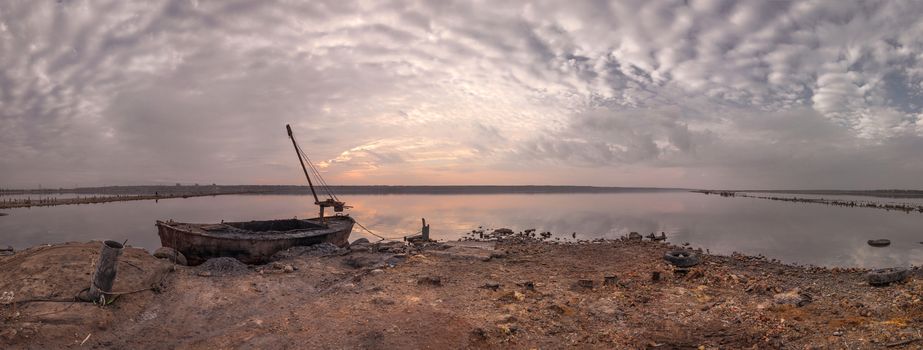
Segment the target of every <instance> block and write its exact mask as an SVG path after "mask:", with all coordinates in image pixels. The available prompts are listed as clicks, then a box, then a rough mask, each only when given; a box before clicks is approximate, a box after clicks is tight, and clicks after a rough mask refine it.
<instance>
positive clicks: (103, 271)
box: [86, 241, 122, 304]
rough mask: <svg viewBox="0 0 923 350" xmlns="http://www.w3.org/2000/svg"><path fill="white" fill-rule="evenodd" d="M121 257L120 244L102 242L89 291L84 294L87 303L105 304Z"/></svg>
mask: <svg viewBox="0 0 923 350" xmlns="http://www.w3.org/2000/svg"><path fill="white" fill-rule="evenodd" d="M120 255H122V243H119V242H116V241H105V242H103V246H102V248H101V249H100V250H99V260H97V262H96V272H94V273H93V279H92V281H91V282H90V291H89V292H87V294H86V299H88V301H94V302H95V301H100V302H101V303H102V304H106V303H107V299H106V298H107V297H109V295H111V292H112V285H114V284H115V275H116V273H118V267H119V264H118V262H119V256H120Z"/></svg>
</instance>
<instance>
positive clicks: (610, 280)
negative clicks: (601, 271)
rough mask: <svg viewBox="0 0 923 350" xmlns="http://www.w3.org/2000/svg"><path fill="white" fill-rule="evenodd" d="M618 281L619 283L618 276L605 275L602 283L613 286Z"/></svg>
mask: <svg viewBox="0 0 923 350" xmlns="http://www.w3.org/2000/svg"><path fill="white" fill-rule="evenodd" d="M618 283H619V278H618V276H606V277H603V285H606V286H614V285H617V284H618Z"/></svg>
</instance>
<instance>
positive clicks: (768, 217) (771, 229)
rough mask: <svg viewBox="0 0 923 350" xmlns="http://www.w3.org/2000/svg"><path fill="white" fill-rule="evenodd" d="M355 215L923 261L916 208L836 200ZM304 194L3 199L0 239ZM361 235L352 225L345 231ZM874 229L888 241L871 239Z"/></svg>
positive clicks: (489, 202)
mask: <svg viewBox="0 0 923 350" xmlns="http://www.w3.org/2000/svg"><path fill="white" fill-rule="evenodd" d="M343 199H345V200H346V201H347V202H348V203H349V204H350V205H353V206H354V208H353V209H352V210H351V211H350V212H351V213H352V215H353V216H354V217H356V218H357V219H358V220H359V222H361V223H362V224H364V225H365V226H367V227H368V228H370V229H372V230H374V231H376V233H378V234H380V235H383V236H388V237H399V236H403V235H409V234H413V233H416V232H417V231H419V229H420V218H423V217H425V218H426V219H427V222H428V223H430V224H431V225H432V235H433V237H435V238H437V239H454V238H459V237H461V236H462V235H463V234H464V233H466V232H469V231H471V230H472V229H475V228H478V227H479V226H483V227H485V228H499V227H508V228H511V229H514V230H517V231H518V230H524V229H527V228H535V229H537V230H539V231H551V232H552V233H554V234H555V235H556V236H557V237H562V238H564V237H570V235H571V233H572V232H576V233H577V237H578V238H582V239H589V238H616V237H619V236H621V235H625V234H627V233H628V232H630V231H638V232H640V233H642V234H648V233H650V232H658V233H659V232H666V233H667V236H668V240H669V241H670V242H673V243H683V242H689V243H691V244H692V246H694V247H702V248H707V249H709V250H710V251H711V252H713V253H723V254H729V253H731V252H734V251H738V252H742V253H747V254H763V255H766V256H768V257H772V258H777V259H780V260H783V261H786V262H793V263H803V264H816V265H827V266H832V265H838V266H862V267H878V266H894V265H907V264H915V265H916V264H921V263H923V255H921V254H920V253H921V250H923V245H921V244H919V243H918V241H920V240H921V237H919V235H918V233H919V232H920V231H921V228H923V214H920V215H912V214H911V215H908V214H904V213H901V212H888V211H882V210H875V209H868V208H845V207H834V206H823V205H816V204H806V203H791V202H778V201H769V200H760V199H752V198H721V197H718V196H705V195H702V194H696V193H686V192H668V193H624V194H611V193H610V194H534V195H524V194H515V195H351V196H344V198H343ZM314 208H315V207H314V206H313V205H312V199H311V198H309V197H307V196H294V195H272V196H217V197H198V198H188V199H168V200H162V201H160V202H159V203H155V202H153V201H136V202H115V203H107V204H95V205H78V206H73V205H71V206H58V207H47V208H21V209H10V210H7V211H6V212H8V213H10V214H11V215H10V216H6V217H2V218H0V245H7V244H10V245H13V246H15V247H17V248H22V247H26V246H31V245H35V244H40V243H45V242H64V241H86V240H90V239H104V238H105V239H115V240H125V239H128V240H129V244H133V245H136V246H141V247H145V248H148V249H154V248H157V247H158V246H159V245H160V242H159V240H158V238H157V235H156V229H155V228H154V221H155V220H158V219H175V220H178V221H187V222H218V221H221V220H228V221H236V220H260V219H273V218H287V217H305V218H306V217H313V216H316V214H315V210H314ZM358 237H369V238H373V237H371V236H370V235H367V234H365V233H364V232H362V231H361V230H360V229H358V228H357V229H356V230H354V234H353V237H352V238H358ZM872 238H888V239H890V240H891V241H892V245H891V246H890V247H887V248H873V247H870V246H868V245H866V243H865V242H866V241H867V240H868V239H872Z"/></svg>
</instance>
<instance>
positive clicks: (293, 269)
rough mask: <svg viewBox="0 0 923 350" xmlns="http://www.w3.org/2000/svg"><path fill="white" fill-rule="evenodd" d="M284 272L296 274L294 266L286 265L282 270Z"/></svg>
mask: <svg viewBox="0 0 923 350" xmlns="http://www.w3.org/2000/svg"><path fill="white" fill-rule="evenodd" d="M282 271H283V272H285V273H292V272H295V267H294V266H292V265H285V267H283V268H282Z"/></svg>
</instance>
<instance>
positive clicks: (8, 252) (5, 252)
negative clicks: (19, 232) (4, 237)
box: [0, 246, 16, 256]
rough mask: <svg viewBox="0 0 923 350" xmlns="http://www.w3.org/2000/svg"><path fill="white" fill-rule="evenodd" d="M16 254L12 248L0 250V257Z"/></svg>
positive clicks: (7, 247)
mask: <svg viewBox="0 0 923 350" xmlns="http://www.w3.org/2000/svg"><path fill="white" fill-rule="evenodd" d="M15 253H16V252H15V251H14V250H13V247H12V246H6V248H0V256H7V255H13V254H15Z"/></svg>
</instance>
